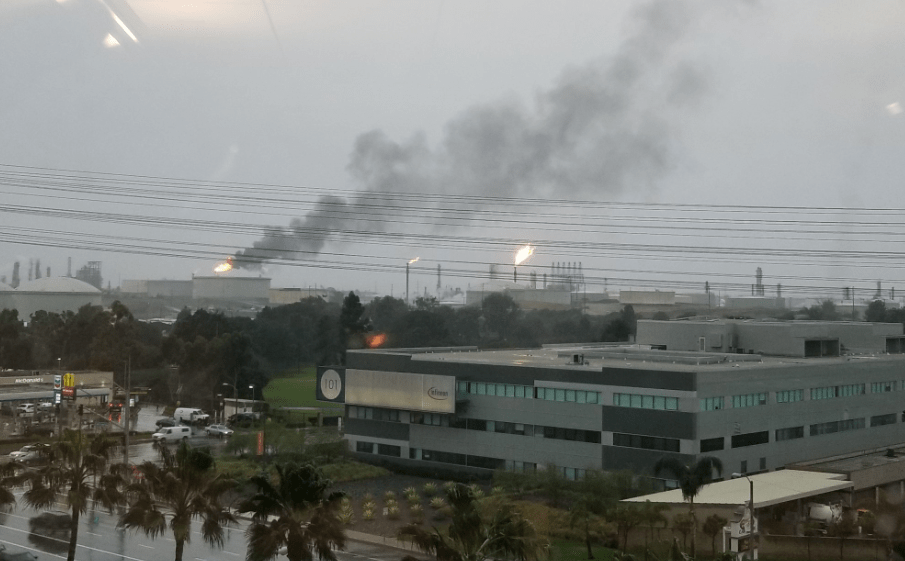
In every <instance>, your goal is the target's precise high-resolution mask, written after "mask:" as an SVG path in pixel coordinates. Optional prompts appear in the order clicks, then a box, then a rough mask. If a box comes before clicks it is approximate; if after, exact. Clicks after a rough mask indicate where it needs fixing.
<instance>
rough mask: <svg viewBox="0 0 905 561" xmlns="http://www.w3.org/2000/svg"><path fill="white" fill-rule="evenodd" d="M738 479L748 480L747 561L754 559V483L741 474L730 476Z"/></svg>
mask: <svg viewBox="0 0 905 561" xmlns="http://www.w3.org/2000/svg"><path fill="white" fill-rule="evenodd" d="M739 477H744V478H745V479H747V480H748V559H754V481H751V478H750V477H748V476H747V475H744V474H741V473H733V474H732V478H733V479H738V478H739Z"/></svg>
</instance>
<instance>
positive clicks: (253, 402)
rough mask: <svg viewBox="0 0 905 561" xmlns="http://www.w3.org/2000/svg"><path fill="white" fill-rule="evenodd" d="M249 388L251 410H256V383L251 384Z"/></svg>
mask: <svg viewBox="0 0 905 561" xmlns="http://www.w3.org/2000/svg"><path fill="white" fill-rule="evenodd" d="M248 389H250V390H251V410H252V411H254V409H255V387H254V385H250V386H248Z"/></svg>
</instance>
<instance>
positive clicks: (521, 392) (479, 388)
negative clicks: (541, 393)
mask: <svg viewBox="0 0 905 561" xmlns="http://www.w3.org/2000/svg"><path fill="white" fill-rule="evenodd" d="M457 386H458V387H457V389H458V392H459V393H462V394H473V395H493V396H496V397H519V398H523V399H532V398H533V397H534V386H520V385H516V384H492V383H488V382H462V381H460V382H458V383H457Z"/></svg>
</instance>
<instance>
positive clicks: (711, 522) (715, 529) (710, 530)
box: [701, 514, 729, 556]
mask: <svg viewBox="0 0 905 561" xmlns="http://www.w3.org/2000/svg"><path fill="white" fill-rule="evenodd" d="M728 523H729V520H728V519H726V518H723V517H722V516H720V515H719V514H711V515H710V516H708V517H707V519H706V520H704V527H703V528H701V530H703V532H704V533H705V534H707V535H708V536H710V554H711V555H713V556H716V537H717V536H718V535H719V533H720V532H722V531H723V528H724V527H725V526H726V524H728Z"/></svg>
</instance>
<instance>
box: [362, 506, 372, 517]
mask: <svg viewBox="0 0 905 561" xmlns="http://www.w3.org/2000/svg"><path fill="white" fill-rule="evenodd" d="M361 517H362V518H363V519H365V520H374V509H373V508H365V507H362V509H361Z"/></svg>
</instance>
